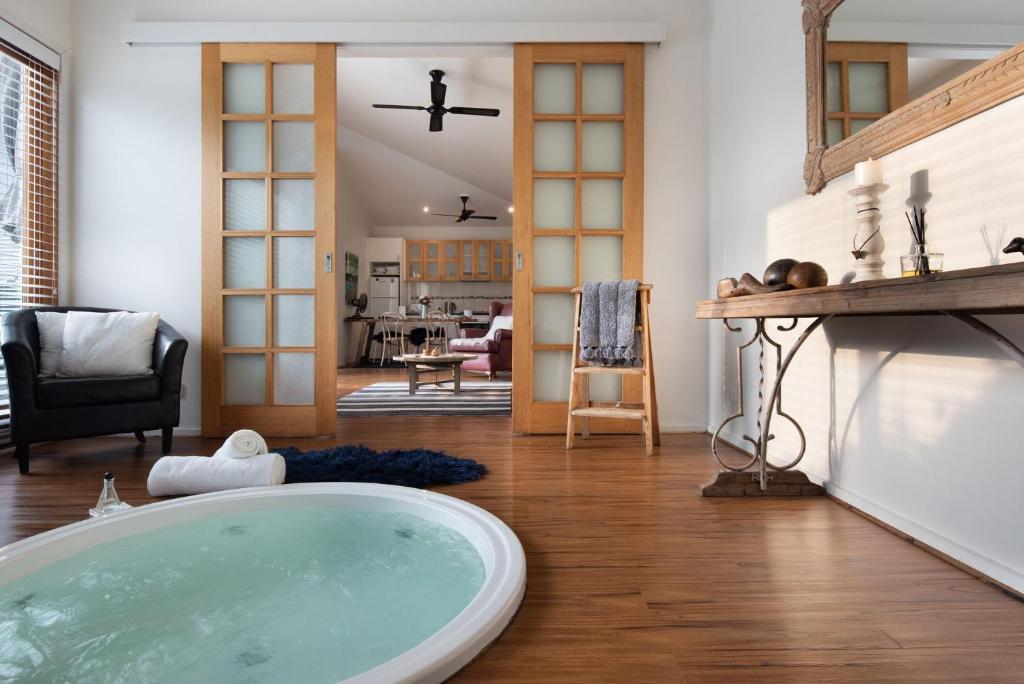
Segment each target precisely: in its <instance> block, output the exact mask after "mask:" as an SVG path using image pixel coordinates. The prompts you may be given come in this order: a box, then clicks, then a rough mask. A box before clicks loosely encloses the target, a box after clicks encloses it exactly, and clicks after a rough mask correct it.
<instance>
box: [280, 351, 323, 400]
mask: <svg viewBox="0 0 1024 684" xmlns="http://www.w3.org/2000/svg"><path fill="white" fill-rule="evenodd" d="M313 378H314V376H313V354H311V353H300V352H294V353H293V352H288V353H282V354H274V403H275V404H312V403H313V387H314V385H315V383H314V379H313Z"/></svg>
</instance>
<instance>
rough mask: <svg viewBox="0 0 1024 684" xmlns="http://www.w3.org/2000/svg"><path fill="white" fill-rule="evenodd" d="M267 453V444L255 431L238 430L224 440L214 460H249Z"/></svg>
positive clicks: (214, 454) (215, 453)
mask: <svg viewBox="0 0 1024 684" xmlns="http://www.w3.org/2000/svg"><path fill="white" fill-rule="evenodd" d="M265 453H267V443H266V441H264V439H263V437H261V436H260V433H258V432H256V431H255V430H237V431H235V432H234V433H233V434H232V435H231V436H230V437H228V438H227V439H225V440H224V444H223V445H221V447H220V449H217V451H215V452H213V457H214V458H249V457H250V456H258V455H260V454H265Z"/></svg>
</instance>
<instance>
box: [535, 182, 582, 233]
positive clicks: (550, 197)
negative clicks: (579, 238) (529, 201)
mask: <svg viewBox="0 0 1024 684" xmlns="http://www.w3.org/2000/svg"><path fill="white" fill-rule="evenodd" d="M575 226H576V182H575V181H574V180H572V179H571V178H539V179H537V180H535V181H533V227H534V228H574V227H575Z"/></svg>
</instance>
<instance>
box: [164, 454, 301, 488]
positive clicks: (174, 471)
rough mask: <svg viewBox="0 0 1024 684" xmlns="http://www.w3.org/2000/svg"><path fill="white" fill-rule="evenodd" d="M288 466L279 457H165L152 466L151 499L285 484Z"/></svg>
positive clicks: (265, 455)
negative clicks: (286, 467) (152, 497)
mask: <svg viewBox="0 0 1024 684" xmlns="http://www.w3.org/2000/svg"><path fill="white" fill-rule="evenodd" d="M284 474H285V463H284V459H283V458H281V455H280V454H258V455H256V456H252V457H250V458H244V459H238V458H208V457H206V456H164V457H163V458H161V459H160V460H158V461H157V462H156V463H154V464H153V468H152V470H150V471H149V479H148V480H147V482H146V487H147V489H149V493H150V495H151V496H176V495H179V494H205V493H206V492H219V491H222V490H225V489H241V488H243V487H263V486H266V485H279V484H281V483H283V482H284Z"/></svg>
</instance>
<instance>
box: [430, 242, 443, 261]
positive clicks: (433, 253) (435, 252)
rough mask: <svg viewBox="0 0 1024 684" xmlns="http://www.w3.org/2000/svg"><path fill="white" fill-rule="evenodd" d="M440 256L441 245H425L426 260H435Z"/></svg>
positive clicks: (434, 243) (431, 243) (433, 243)
mask: <svg viewBox="0 0 1024 684" xmlns="http://www.w3.org/2000/svg"><path fill="white" fill-rule="evenodd" d="M440 256H441V245H439V244H438V243H436V242H428V243H427V258H428V259H437V258H439V257H440Z"/></svg>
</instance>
